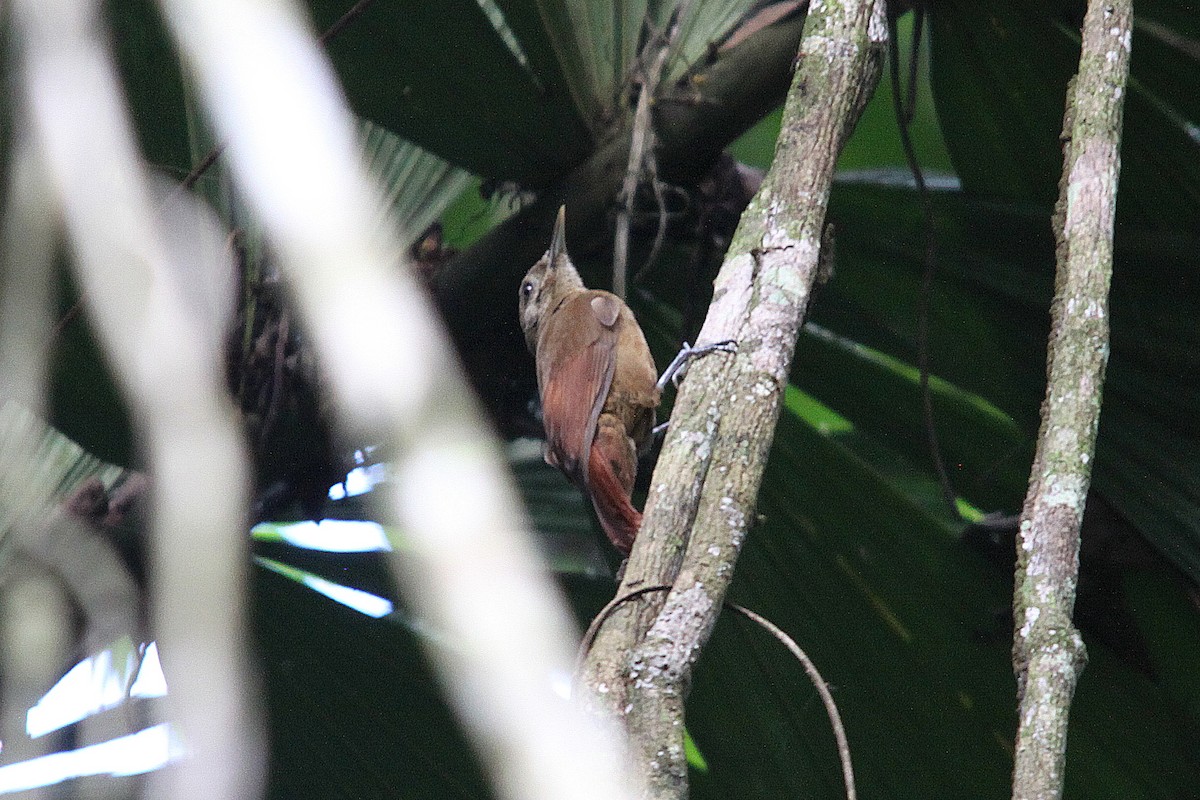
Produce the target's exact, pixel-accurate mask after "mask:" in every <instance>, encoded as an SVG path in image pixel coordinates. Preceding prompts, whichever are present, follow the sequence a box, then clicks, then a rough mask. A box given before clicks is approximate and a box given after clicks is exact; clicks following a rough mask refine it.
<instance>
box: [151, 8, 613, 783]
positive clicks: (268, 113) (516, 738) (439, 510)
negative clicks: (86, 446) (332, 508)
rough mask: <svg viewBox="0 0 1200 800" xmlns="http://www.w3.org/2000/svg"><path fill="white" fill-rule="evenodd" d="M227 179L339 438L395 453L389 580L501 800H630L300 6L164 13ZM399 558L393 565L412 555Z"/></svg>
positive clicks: (511, 503)
mask: <svg viewBox="0 0 1200 800" xmlns="http://www.w3.org/2000/svg"><path fill="white" fill-rule="evenodd" d="M162 5H163V8H164V9H165V11H166V16H167V19H168V23H169V25H170V27H171V29H172V31H173V33H174V35H175V36H176V38H177V39H178V41H179V42H180V45H181V47H182V50H183V51H184V54H185V56H186V59H187V61H188V62H190V64H191V66H192V67H193V69H194V70H195V72H196V74H197V76H198V79H199V83H200V86H201V89H202V93H203V97H204V101H205V105H206V108H207V110H208V112H209V114H210V115H211V116H212V121H213V122H214V126H215V128H216V130H217V132H218V133H219V135H220V136H221V137H222V138H223V139H224V140H225V141H226V142H227V143H228V151H227V153H228V158H229V159H230V163H231V168H232V172H233V176H234V179H235V180H236V181H237V182H238V183H239V185H240V187H241V189H242V191H243V192H244V193H245V194H246V197H247V199H248V201H249V203H250V205H251V207H252V208H253V209H255V211H256V213H257V214H258V215H259V217H260V219H261V220H262V222H263V223H264V227H265V229H266V231H267V233H268V236H269V237H270V238H271V240H272V245H273V246H274V248H275V250H276V252H278V253H279V256H280V260H281V264H282V267H283V269H284V271H285V276H286V278H287V279H288V280H289V281H290V283H291V285H292V288H293V290H294V292H295V297H296V300H297V306H298V309H299V311H300V313H301V315H302V318H303V320H304V322H305V324H306V326H307V331H308V333H309V334H310V335H311V337H312V340H313V341H314V342H315V344H316V347H317V350H318V353H319V355H320V356H321V357H322V362H323V367H324V369H325V374H326V375H327V376H328V378H329V381H330V386H331V389H332V392H333V394H334V396H335V399H336V400H337V401H338V404H339V405H340V407H341V410H342V411H343V419H344V421H345V423H346V424H347V425H349V426H350V427H352V428H353V429H354V430H355V432H357V433H363V434H366V435H368V436H370V437H371V438H372V439H373V440H376V441H381V442H382V443H385V444H387V445H390V447H391V450H392V452H394V453H395V462H394V469H395V473H394V474H395V482H394V486H395V489H394V494H393V496H392V498H391V511H392V512H393V513H392V516H394V518H395V520H396V522H397V523H398V525H399V529H400V530H402V531H403V534H404V536H405V541H406V546H405V547H404V548H403V555H402V556H401V555H396V556H395V558H394V561H393V565H394V567H395V569H396V571H397V575H398V578H399V579H400V585H401V587H402V590H403V591H404V593H405V594H406V597H407V599H408V602H409V603H410V604H411V605H412V606H413V607H414V608H415V610H416V611H417V612H418V613H420V614H422V615H423V616H425V617H426V618H428V619H429V620H430V622H431V623H432V624H433V625H435V626H437V627H438V628H440V630H441V633H442V634H443V642H444V643H445V644H446V646H444V647H439V648H436V649H434V650H432V652H431V655H432V657H433V659H434V661H435V663H436V664H437V666H438V667H439V668H440V671H441V674H442V676H443V678H445V680H446V684H447V686H448V689H449V692H450V696H451V700H452V702H453V703H454V705H455V706H456V707H457V709H458V711H459V714H460V716H461V718H462V719H463V721H464V723H465V725H466V727H467V730H468V731H469V733H470V734H471V735H472V736H473V738H474V740H475V743H476V745H477V747H478V748H479V750H480V753H481V755H482V756H483V761H484V764H485V765H486V767H487V768H488V770H489V772H490V774H491V775H492V778H493V780H494V782H495V785H496V788H497V794H498V795H499V796H500V797H504V798H512V799H513V800H515V799H516V798H531V799H532V798H537V799H544V800H551V798H553V800H565V799H566V798H601V797H604V798H621V797H630V796H631V795H632V790H631V788H630V787H631V785H632V784H631V783H630V781H629V775H630V772H629V770H628V768H627V764H626V760H625V758H624V757H623V756H622V755H621V753H622V750H621V748H620V747H619V745H618V739H617V738H616V737H615V736H614V737H610V736H608V735H605V734H604V732H603V731H602V729H601V728H600V727H599V726H598V725H597V724H596V721H595V720H593V719H591V718H589V717H588V715H586V714H585V713H584V712H583V711H582V710H581V709H579V708H577V707H576V705H575V704H573V703H571V702H569V701H567V700H565V699H563V698H562V697H560V696H559V695H557V694H556V693H555V691H554V688H553V687H554V683H555V680H556V679H557V680H558V681H560V682H564V683H565V682H566V681H567V680H568V676H569V672H570V668H571V655H572V653H571V649H572V648H571V638H572V634H571V631H572V626H571V624H570V621H569V617H568V615H567V612H566V609H565V607H564V605H563V603H562V601H561V599H560V598H559V597H558V595H557V594H556V593H555V592H554V590H553V587H552V585H551V584H550V582H549V580H548V577H547V576H546V575H545V573H544V568H543V566H542V565H541V563H540V561H539V559H538V557H537V555H536V552H535V550H534V548H533V545H532V543H531V541H530V539H529V537H528V536H527V535H526V533H525V529H526V525H525V523H524V521H523V520H522V518H521V515H520V513H519V505H518V502H517V500H516V497H515V493H514V491H513V487H512V486H511V485H510V484H509V482H508V481H507V480H505V477H504V470H503V466H502V461H501V458H500V453H499V449H498V447H497V444H496V442H495V441H494V440H493V439H492V437H491V436H490V435H489V434H488V433H487V431H486V430H485V429H484V428H483V426H482V425H481V423H480V420H479V415H478V409H477V407H476V403H475V401H474V398H473V397H472V395H471V393H470V391H469V389H467V387H466V385H465V383H464V381H463V380H462V375H461V372H460V370H459V369H458V368H457V365H456V363H455V360H454V357H453V355H452V351H451V349H450V346H449V343H448V342H447V340H446V336H445V334H444V332H443V331H442V330H441V329H440V327H439V326H438V324H437V321H436V317H435V316H434V313H433V310H432V308H431V307H430V306H429V304H428V301H427V300H426V298H425V296H424V295H423V293H422V290H421V289H420V287H419V286H418V284H417V282H416V280H415V279H414V277H413V276H412V275H410V274H409V273H408V272H407V270H405V269H403V267H402V257H401V253H402V250H401V247H400V245H399V243H398V242H396V241H395V240H394V238H395V237H386V238H381V234H380V232H378V231H377V230H376V229H375V227H374V225H373V224H372V222H373V221H374V220H375V219H377V218H378V215H377V211H378V208H379V205H380V203H381V198H380V197H379V196H378V191H377V189H374V188H372V187H371V186H370V185H369V183H368V180H367V177H366V174H365V171H364V168H363V165H362V164H361V163H360V162H359V160H358V157H357V148H356V145H355V136H354V128H353V126H352V123H351V119H350V116H349V114H348V112H347V109H346V108H345V105H344V102H343V100H342V98H341V95H340V93H339V91H338V89H337V87H336V83H335V81H334V78H333V75H332V72H331V71H330V69H329V65H328V64H327V63H326V61H325V60H324V58H323V56H322V55H321V54H320V52H319V50H318V48H317V47H316V45H315V43H314V41H313V39H312V38H311V36H310V34H309V33H308V32H307V31H306V30H305V28H304V25H303V24H302V22H301V17H300V15H299V13H298V10H297V9H296V8H295V6H294V5H293V4H291V3H286V2H259V3H246V2H244V0H163V3H162ZM400 549H401V548H397V550H400Z"/></svg>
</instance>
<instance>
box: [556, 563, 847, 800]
mask: <svg viewBox="0 0 1200 800" xmlns="http://www.w3.org/2000/svg"><path fill="white" fill-rule="evenodd" d="M670 589H671V587H670V586H669V585H668V584H658V585H656V586H643V587H642V588H640V589H635V590H634V591H632V592H627V593H625V594H622V595H618V596H617V597H614V598H613V599H612V600H610V601H608V603H607V604H606V605H605V606H604V608H602V609H600V611H599V613H597V614H596V616H595V617H594V618H593V619H592V622H591V624H590V625H588V628H587V631H585V632H584V634H583V639H582V640H581V641H580V643H579V656H578V666H577V667H576V671H577V672H578V671H579V669H580V668H581V667H582V665H583V660H584V658H586V657H587V653H588V650H590V649H591V646H592V642H594V641H595V639H596V633H597V632H598V631H599V630H600V626H602V625H603V624H604V622H605V621H606V620H607V619H608V618H609V617H610V616H611V615H612V613H613V612H614V611H616V610H617V608H618V607H620V606H621V605H623V604H625V603H627V602H629V601H630V600H634V599H636V598H638V597H641V596H642V595H645V594H649V593H651V592H666V591H670ZM722 605H723V606H724V607H725V608H728V609H730V610H732V611H736V612H737V613H739V614H741V615H742V616H743V617H745V618H746V619H748V620H750V621H751V622H754V623H757V624H758V625H759V626H760V627H761V628H762V629H763V630H765V631H766V632H767V633H769V634H771V636H773V637H775V639H776V640H777V641H779V643H780V644H782V645H783V646H784V647H786V648H787V649H788V651H789V652H791V654H792V655H793V656H795V657H796V660H797V661H799V662H800V664H801V665H802V666H803V667H804V671H805V673H807V674H808V679H809V680H810V681H811V682H812V685H813V688H815V689H816V690H817V694H818V695H820V696H821V702H822V703H823V704H824V705H825V713H826V714H827V715H828V717H829V725H830V727H832V728H833V737H834V739H836V740H837V749H838V759H839V760H840V761H841V764H842V780H843V782H844V783H845V786H846V800H856V798H857V797H858V792H857V791H856V790H855V788H854V766H853V763H852V761H851V758H850V740H849V739H848V738H847V737H846V728H845V726H844V725H843V724H842V715H841V713H840V712H839V711H838V707H837V702H836V701H835V700H834V699H833V693H832V692H830V691H829V684H828V683H827V682H826V681H825V679H824V678H823V677H821V672H820V670H818V669H817V665H816V664H814V663H813V661H812V659H811V658H809V657H808V654H807V653H805V652H804V650H803V649H801V647H800V645H798V644H796V640H795V639H793V638H792V637H791V636H788V635H787V633H785V632H784V631H783V629H782V628H780V627H779V626H778V625H775V624H774V623H773V622H771V621H770V620H768V619H767V618H766V617H763V616H762V615H761V614H757V613H755V612H753V611H751V610H750V609H748V608H746V607H745V606H740V605H738V604H737V603H732V602H730V601H728V600H726V601H725V602H724V603H723V604H722Z"/></svg>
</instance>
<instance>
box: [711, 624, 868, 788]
mask: <svg viewBox="0 0 1200 800" xmlns="http://www.w3.org/2000/svg"><path fill="white" fill-rule="evenodd" d="M725 607H726V608H730V609H733V610H734V611H736V612H737V613H739V614H741V615H742V616H743V617H745V618H746V619H748V620H750V621H751V622H757V623H758V624H759V625H760V626H761V627H762V629H763V630H765V631H766V632H767V633H769V634H771V635H772V636H774V637H775V638H776V639H777V640H778V641H779V643H780V644H782V645H783V646H784V647H786V648H787V649H788V650H789V651H791V653H792V655H794V656H795V657H796V660H797V661H799V662H800V663H801V664H803V665H804V671H805V672H806V673H808V679H809V680H810V681H812V685H813V688H815V689H816V690H817V694H819V695H820V696H821V702H822V703H824V704H825V713H826V714H828V715H829V724H830V725H831V726H832V727H833V737H834V738H835V739H837V748H838V758H839V759H841V762H842V780H843V781H844V782H845V784H846V800H855V798H856V797H857V796H858V792H857V791H855V788H854V766H853V765H852V764H851V762H850V740H849V739H847V738H846V728H845V727H844V726H843V725H842V715H841V714H840V713H839V712H838V707H837V703H835V702H834V700H833V693H832V692H830V691H829V684H828V683H826V682H825V679H824V678H822V677H821V673H820V672H819V671H818V670H817V665H816V664H814V663H813V662H812V659H811V658H809V657H808V654H807V653H805V652H804V651H803V650H801V649H800V645H798V644H796V641H795V640H794V639H792V637H790V636H788V635H787V634H786V633H784V632H783V630H782V629H780V628H779V627H778V626H777V625H775V624H774V623H773V622H771V621H770V620H768V619H766V618H765V617H763V616H761V615H759V614H756V613H754V612H753V611H751V610H750V609H748V608H745V607H744V606H739V605H738V604H737V603H730V602H728V601H726V603H725Z"/></svg>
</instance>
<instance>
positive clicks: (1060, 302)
mask: <svg viewBox="0 0 1200 800" xmlns="http://www.w3.org/2000/svg"><path fill="white" fill-rule="evenodd" d="M1132 19H1133V12H1132V7H1131V3H1130V2H1129V0H1091V2H1089V3H1088V10H1087V16H1086V17H1085V18H1084V23H1083V50H1082V53H1081V54H1080V59H1079V74H1078V75H1077V76H1076V77H1075V79H1074V82H1073V84H1072V86H1071V87H1070V89H1069V91H1068V92H1067V109H1066V114H1065V117H1064V122H1063V137H1064V140H1065V142H1066V144H1065V147H1064V150H1065V157H1064V164H1063V173H1062V180H1061V182H1060V194H1059V200H1058V205H1057V207H1056V209H1055V216H1054V225H1055V233H1056V235H1057V239H1058V272H1057V280H1056V286H1055V295H1054V305H1053V307H1052V309H1051V317H1052V319H1051V331H1050V342H1049V348H1048V355H1047V386H1046V399H1045V401H1044V403H1043V405H1042V426H1041V431H1040V433H1039V435H1038V447H1037V455H1036V456H1035V458H1034V462H1033V469H1032V473H1031V475H1030V478H1029V492H1028V494H1027V495H1026V498H1025V507H1024V510H1023V512H1022V514H1021V524H1020V529H1019V534H1018V540H1017V572H1016V591H1015V592H1014V596H1013V620H1014V622H1013V624H1014V628H1015V632H1014V637H1013V669H1014V670H1015V672H1016V675H1017V688H1018V694H1019V697H1020V723H1019V728H1018V731H1017V746H1016V754H1015V768H1014V773H1013V797H1014V798H1030V800H1032V799H1034V798H1037V799H1038V800H1042V799H1043V798H1045V799H1049V798H1057V797H1061V796H1062V787H1063V773H1064V765H1065V762H1066V744H1067V721H1068V716H1069V712H1070V708H1071V699H1072V696H1073V695H1074V693H1075V685H1076V683H1077V681H1078V678H1079V674H1080V672H1082V670H1083V666H1084V663H1085V660H1086V655H1085V652H1084V646H1083V640H1082V639H1081V638H1080V636H1079V632H1078V631H1077V630H1076V629H1075V626H1074V624H1073V623H1072V619H1071V617H1072V612H1073V610H1074V606H1075V587H1076V580H1077V576H1078V572H1079V531H1080V525H1081V524H1082V521H1083V510H1084V503H1085V500H1086V498H1087V493H1088V485H1089V483H1090V481H1091V472H1092V458H1093V455H1094V453H1095V444H1096V431H1097V429H1098V426H1099V420H1100V397H1101V389H1102V387H1103V385H1104V370H1105V365H1106V364H1107V362H1108V289H1109V282H1110V280H1111V277H1112V241H1113V226H1114V218H1115V215H1116V198H1117V175H1118V172H1119V171H1120V156H1119V150H1120V141H1121V119H1122V108H1123V100H1124V94H1125V82H1126V77H1127V75H1128V69H1129V50H1130V41H1131V39H1130V32H1131V25H1132Z"/></svg>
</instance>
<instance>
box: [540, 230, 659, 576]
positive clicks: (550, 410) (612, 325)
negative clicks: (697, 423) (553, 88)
mask: <svg viewBox="0 0 1200 800" xmlns="http://www.w3.org/2000/svg"><path fill="white" fill-rule="evenodd" d="M565 228H566V208H565V207H563V208H560V209H559V210H558V221H557V223H556V224H555V226H554V235H553V236H552V237H551V240H550V249H549V250H547V251H546V254H545V255H543V256H542V257H541V259H539V260H538V262H537V263H536V264H534V265H533V267H532V268H531V269H530V270H529V272H528V273H527V274H526V275H525V279H524V280H523V281H522V282H521V289H520V315H521V328H522V329H523V330H524V331H525V341H526V343H527V344H528V345H529V350H530V352H532V353H533V356H534V361H535V362H536V364H537V380H538V391H539V393H540V394H541V398H542V420H543V424H544V427H545V429H546V451H545V457H546V462H547V463H548V464H551V465H552V466H555V467H558V468H559V469H561V470H562V471H563V472H564V473H566V475H567V477H568V478H570V480H571V482H572V483H574V484H575V485H576V486H577V487H579V488H580V489H581V490H582V491H583V492H584V493H586V494H587V496H588V497H589V498H590V499H591V501H592V506H593V507H594V508H595V509H596V516H597V517H599V519H600V525H601V527H603V528H604V533H605V534H606V535H607V536H608V539H609V541H611V542H612V543H613V546H614V547H616V548H617V549H618V550H620V551H621V553H622V554H624V555H628V554H629V551H630V548H632V547H633V540H634V537H636V536H637V532H638V529H639V528H640V527H641V524H642V515H641V513H640V512H638V510H637V509H635V508H634V507H633V504H632V503H631V502H630V496H631V495H632V493H633V481H634V477H635V476H636V474H637V456H638V453H639V451H641V450H643V449H644V448H646V447H647V446H648V445H649V443H650V439H651V432H652V431H653V429H654V410H655V408H657V406H658V401H659V397H660V395H661V389H660V387H659V386H658V385H657V381H658V372H657V369H656V368H655V365H654V358H653V356H651V355H650V348H649V347H648V346H647V345H646V337H645V336H644V335H643V334H642V329H641V328H640V327H639V326H638V323H637V320H636V319H634V317H633V312H632V311H630V310H629V306H627V305H625V302H624V301H623V300H621V298H619V297H617V296H616V295H615V294H612V293H610V292H605V291H600V290H597V289H588V288H587V287H586V286H584V285H583V279H582V278H580V277H579V272H578V271H577V270H576V269H575V266H574V265H573V264H572V263H571V259H570V257H569V256H568V255H567V244H566V232H565Z"/></svg>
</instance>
